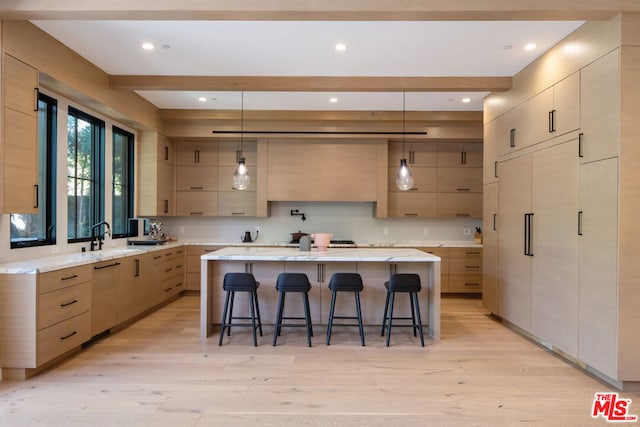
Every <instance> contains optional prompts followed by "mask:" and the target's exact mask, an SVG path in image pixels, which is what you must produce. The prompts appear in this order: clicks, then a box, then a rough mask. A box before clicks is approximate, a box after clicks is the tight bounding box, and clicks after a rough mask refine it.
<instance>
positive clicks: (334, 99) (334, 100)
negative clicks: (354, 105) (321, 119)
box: [329, 96, 338, 104]
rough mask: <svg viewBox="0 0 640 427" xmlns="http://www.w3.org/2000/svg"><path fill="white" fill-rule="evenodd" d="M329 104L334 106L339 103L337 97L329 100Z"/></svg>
mask: <svg viewBox="0 0 640 427" xmlns="http://www.w3.org/2000/svg"><path fill="white" fill-rule="evenodd" d="M329 102H330V103H332V104H335V103H336V102H338V98H336V97H335V96H334V97H331V98H329Z"/></svg>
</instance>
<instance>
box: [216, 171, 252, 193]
mask: <svg viewBox="0 0 640 427" xmlns="http://www.w3.org/2000/svg"><path fill="white" fill-rule="evenodd" d="M236 167H237V165H234V166H218V179H217V181H218V190H219V191H237V190H235V189H234V187H233V174H234V172H235V171H236ZM247 169H248V172H249V186H248V187H247V189H246V190H242V191H256V188H257V182H258V171H257V170H256V168H255V166H254V167H253V168H251V167H248V168H247Z"/></svg>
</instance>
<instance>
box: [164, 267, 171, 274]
mask: <svg viewBox="0 0 640 427" xmlns="http://www.w3.org/2000/svg"><path fill="white" fill-rule="evenodd" d="M171 270H173V268H166V269H165V270H164V272H165V273H168V272H170V271H171Z"/></svg>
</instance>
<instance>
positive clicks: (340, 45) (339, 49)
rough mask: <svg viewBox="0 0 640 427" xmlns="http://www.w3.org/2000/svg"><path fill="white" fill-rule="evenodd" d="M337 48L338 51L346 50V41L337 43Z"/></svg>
mask: <svg viewBox="0 0 640 427" xmlns="http://www.w3.org/2000/svg"><path fill="white" fill-rule="evenodd" d="M336 50H337V51H338V52H344V51H345V50H347V45H346V44H344V43H338V44H337V45H336Z"/></svg>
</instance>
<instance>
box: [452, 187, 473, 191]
mask: <svg viewBox="0 0 640 427" xmlns="http://www.w3.org/2000/svg"><path fill="white" fill-rule="evenodd" d="M456 191H471V189H470V188H456Z"/></svg>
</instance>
